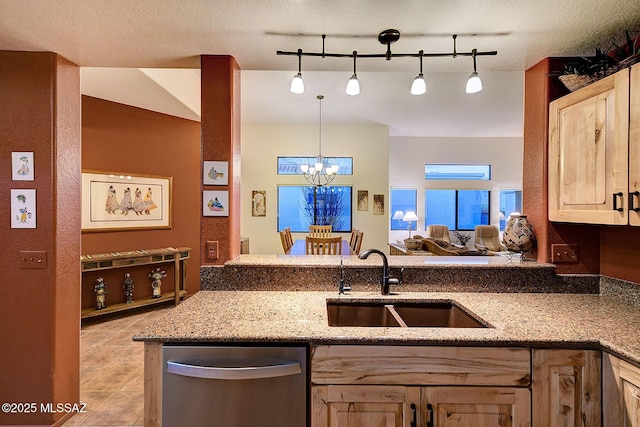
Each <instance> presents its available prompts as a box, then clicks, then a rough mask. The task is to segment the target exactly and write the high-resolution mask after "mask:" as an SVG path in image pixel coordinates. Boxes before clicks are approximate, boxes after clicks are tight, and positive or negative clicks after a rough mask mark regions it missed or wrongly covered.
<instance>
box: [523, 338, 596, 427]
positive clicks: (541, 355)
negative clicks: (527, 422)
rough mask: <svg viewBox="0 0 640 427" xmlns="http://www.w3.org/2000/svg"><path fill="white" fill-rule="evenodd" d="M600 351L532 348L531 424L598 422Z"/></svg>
mask: <svg viewBox="0 0 640 427" xmlns="http://www.w3.org/2000/svg"><path fill="white" fill-rule="evenodd" d="M600 366H601V352H600V351H597V350H538V349H534V350H533V376H532V379H533V385H532V393H533V404H532V412H531V415H532V425H534V426H547V427H555V426H600V425H601V409H600V408H601V382H600V378H601V374H600V372H601V370H600Z"/></svg>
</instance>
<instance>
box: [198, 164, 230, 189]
mask: <svg viewBox="0 0 640 427" xmlns="http://www.w3.org/2000/svg"><path fill="white" fill-rule="evenodd" d="M203 165H204V166H203V173H202V176H203V177H204V178H203V184H204V185H228V184H229V162H210V161H206V162H203Z"/></svg>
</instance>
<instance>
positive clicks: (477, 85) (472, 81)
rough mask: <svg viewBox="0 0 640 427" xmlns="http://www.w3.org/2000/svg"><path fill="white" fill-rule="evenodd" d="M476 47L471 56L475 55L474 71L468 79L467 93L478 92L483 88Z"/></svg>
mask: <svg viewBox="0 0 640 427" xmlns="http://www.w3.org/2000/svg"><path fill="white" fill-rule="evenodd" d="M476 55H477V51H476V49H473V50H472V51H471V56H473V73H471V75H470V76H469V80H467V93H476V92H480V91H481V90H482V80H480V77H479V76H478V71H477V70H476Z"/></svg>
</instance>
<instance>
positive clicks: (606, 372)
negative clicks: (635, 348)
mask: <svg viewBox="0 0 640 427" xmlns="http://www.w3.org/2000/svg"><path fill="white" fill-rule="evenodd" d="M602 389H603V396H602V398H603V405H602V412H603V421H604V422H603V426H604V427H640V368H638V367H636V366H634V365H631V364H630V363H627V362H625V361H624V360H620V359H618V358H617V357H615V356H612V355H610V354H608V353H605V354H604V356H603V361H602Z"/></svg>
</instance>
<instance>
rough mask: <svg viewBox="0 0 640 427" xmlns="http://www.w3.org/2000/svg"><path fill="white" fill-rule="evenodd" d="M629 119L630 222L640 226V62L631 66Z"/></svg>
mask: <svg viewBox="0 0 640 427" xmlns="http://www.w3.org/2000/svg"><path fill="white" fill-rule="evenodd" d="M630 97H631V99H630V107H629V108H630V110H629V111H630V113H631V117H630V120H629V224H631V225H638V226H640V64H639V65H635V66H634V67H632V68H631V95H630Z"/></svg>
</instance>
